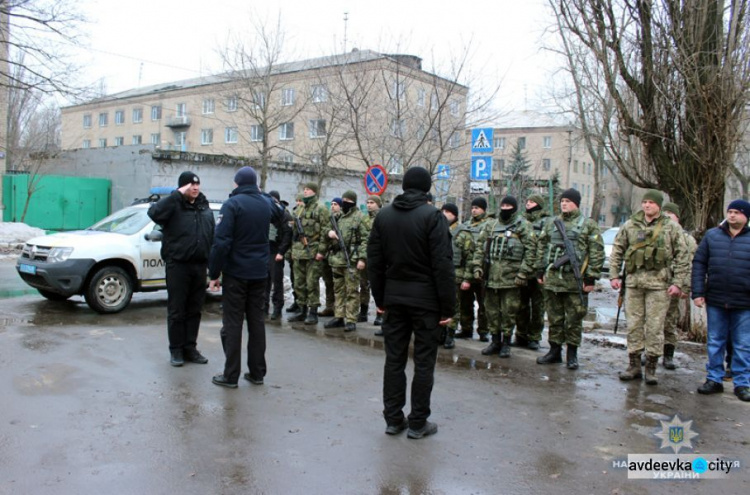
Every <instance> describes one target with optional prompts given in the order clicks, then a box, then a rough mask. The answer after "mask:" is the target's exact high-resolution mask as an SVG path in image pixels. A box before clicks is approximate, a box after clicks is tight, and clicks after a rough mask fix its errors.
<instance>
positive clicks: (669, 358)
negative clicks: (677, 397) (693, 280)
mask: <svg viewBox="0 0 750 495" xmlns="http://www.w3.org/2000/svg"><path fill="white" fill-rule="evenodd" d="M661 211H662V212H664V214H665V215H667V216H668V217H669V218H671V219H672V221H673V222H675V223H676V224H677V225H680V207H679V206H677V205H676V204H674V203H664V206H662V208H661ZM682 236H683V238H684V239H685V246H686V247H687V250H688V259H689V260H690V265H691V266H692V264H693V255H694V254H695V251H696V250H697V249H698V243H697V242H696V241H695V237H693V236H692V235H690V232H688V231H687V230H684V229H683V230H682ZM683 300H685V298H684V297H683V298H677V297H673V298H672V299H670V300H669V309H668V310H667V317H666V319H665V320H664V361H663V363H664V367H665V368H666V369H668V370H673V369H676V368H677V366H676V365H675V364H674V351H675V348H676V347H677V341H678V340H679V332H680V330H679V325H680V303H681V302H682V301H683Z"/></svg>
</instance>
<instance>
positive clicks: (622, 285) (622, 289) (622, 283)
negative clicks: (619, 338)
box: [615, 270, 627, 335]
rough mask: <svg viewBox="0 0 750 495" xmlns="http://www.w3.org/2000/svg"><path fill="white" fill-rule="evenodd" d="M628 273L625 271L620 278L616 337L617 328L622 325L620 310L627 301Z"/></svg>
mask: <svg viewBox="0 0 750 495" xmlns="http://www.w3.org/2000/svg"><path fill="white" fill-rule="evenodd" d="M626 276H627V271H625V270H623V272H622V277H620V293H619V294H618V295H617V316H616V317H615V335H617V326H618V325H619V324H620V310H621V309H622V303H623V300H624V299H625V277H626Z"/></svg>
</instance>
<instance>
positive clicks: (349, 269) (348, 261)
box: [331, 213, 354, 278]
mask: <svg viewBox="0 0 750 495" xmlns="http://www.w3.org/2000/svg"><path fill="white" fill-rule="evenodd" d="M331 226H333V231H334V232H336V237H338V238H339V249H340V250H341V252H343V253H344V259H345V260H346V271H347V272H349V275H351V276H352V278H354V272H352V262H351V259H349V251H348V250H347V249H346V243H345V242H344V236H343V235H342V234H341V229H339V223H338V222H337V221H336V217H335V216H334V214H333V213H331Z"/></svg>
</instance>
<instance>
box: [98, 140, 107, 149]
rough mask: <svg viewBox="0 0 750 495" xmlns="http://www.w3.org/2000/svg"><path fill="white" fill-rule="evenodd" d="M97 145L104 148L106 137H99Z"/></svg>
mask: <svg viewBox="0 0 750 495" xmlns="http://www.w3.org/2000/svg"><path fill="white" fill-rule="evenodd" d="M99 147H100V148H106V147H107V138H100V139H99Z"/></svg>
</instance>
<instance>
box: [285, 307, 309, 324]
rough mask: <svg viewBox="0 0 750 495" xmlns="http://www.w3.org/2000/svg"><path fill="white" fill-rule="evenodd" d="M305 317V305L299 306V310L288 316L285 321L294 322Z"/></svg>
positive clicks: (303, 319)
mask: <svg viewBox="0 0 750 495" xmlns="http://www.w3.org/2000/svg"><path fill="white" fill-rule="evenodd" d="M305 318H307V306H301V307H300V312H299V313H297V314H296V315H294V316H290V317H289V318H287V319H286V321H289V322H292V323H295V322H298V321H305Z"/></svg>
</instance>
